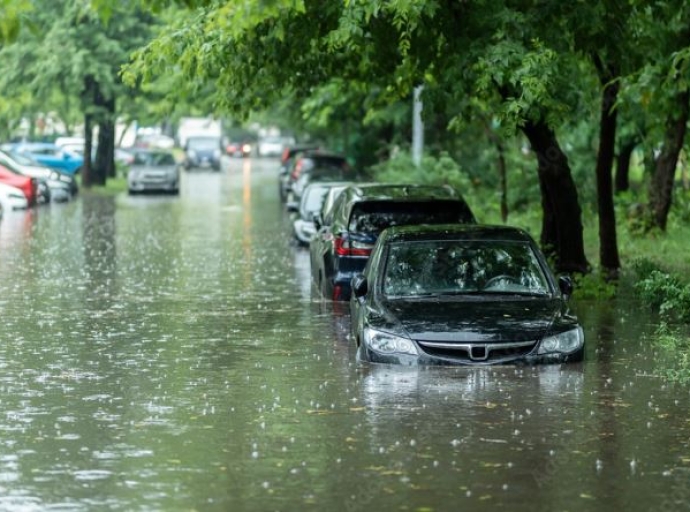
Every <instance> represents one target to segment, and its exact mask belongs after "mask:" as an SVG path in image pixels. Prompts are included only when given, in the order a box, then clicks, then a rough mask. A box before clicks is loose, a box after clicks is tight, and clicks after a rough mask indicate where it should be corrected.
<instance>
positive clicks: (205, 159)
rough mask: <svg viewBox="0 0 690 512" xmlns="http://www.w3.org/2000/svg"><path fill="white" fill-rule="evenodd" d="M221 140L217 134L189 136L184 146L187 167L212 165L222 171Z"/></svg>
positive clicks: (214, 168)
mask: <svg viewBox="0 0 690 512" xmlns="http://www.w3.org/2000/svg"><path fill="white" fill-rule="evenodd" d="M221 142H222V140H221V138H220V137H215V136H211V137H209V136H201V137H199V136H194V137H189V138H188V139H187V142H186V144H185V148H184V150H185V157H184V167H185V169H187V170H190V169H194V168H197V167H201V168H207V167H210V168H212V169H213V170H214V171H220V157H221Z"/></svg>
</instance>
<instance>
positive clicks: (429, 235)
mask: <svg viewBox="0 0 690 512" xmlns="http://www.w3.org/2000/svg"><path fill="white" fill-rule="evenodd" d="M380 239H381V243H393V242H421V241H432V240H433V241H440V240H466V241H482V240H484V241H498V240H500V241H509V242H534V239H533V238H532V236H531V235H530V234H529V233H528V232H527V231H525V230H524V229H522V228H518V227H515V226H500V225H486V224H435V225H430V224H421V225H410V226H394V227H390V228H387V229H385V230H384V231H383V232H382V233H381V237H380Z"/></svg>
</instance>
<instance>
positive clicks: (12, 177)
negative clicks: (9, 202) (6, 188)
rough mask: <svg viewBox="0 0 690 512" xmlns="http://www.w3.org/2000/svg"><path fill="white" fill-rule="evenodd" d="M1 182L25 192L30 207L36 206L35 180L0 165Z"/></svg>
mask: <svg viewBox="0 0 690 512" xmlns="http://www.w3.org/2000/svg"><path fill="white" fill-rule="evenodd" d="M0 181H1V182H3V183H6V184H7V185H12V186H13V187H17V188H18V189H20V190H21V191H22V192H24V195H25V196H26V200H27V201H28V202H29V206H33V205H35V204H36V197H37V191H36V188H37V182H36V179H35V178H30V177H28V176H22V175H20V174H15V173H13V172H12V171H10V170H9V169H7V168H6V167H3V166H2V165H0Z"/></svg>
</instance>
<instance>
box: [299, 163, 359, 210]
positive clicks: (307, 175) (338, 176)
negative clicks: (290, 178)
mask: <svg viewBox="0 0 690 512" xmlns="http://www.w3.org/2000/svg"><path fill="white" fill-rule="evenodd" d="M359 179H360V176H359V174H358V173H357V172H356V171H354V170H353V169H352V168H351V167H350V166H349V165H343V166H333V167H331V166H324V167H312V168H311V169H309V170H306V171H303V172H301V173H300V175H299V178H297V180H296V181H295V182H294V183H293V184H292V187H291V190H290V193H289V196H288V202H290V201H294V202H299V201H300V199H301V197H302V193H303V191H304V189H305V188H306V187H307V186H308V185H309V184H310V183H328V182H339V181H351V182H355V181H358V180H359Z"/></svg>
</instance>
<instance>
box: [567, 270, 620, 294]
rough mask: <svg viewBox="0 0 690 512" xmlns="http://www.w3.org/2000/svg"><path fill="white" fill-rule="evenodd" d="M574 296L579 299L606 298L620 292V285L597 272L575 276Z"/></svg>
mask: <svg viewBox="0 0 690 512" xmlns="http://www.w3.org/2000/svg"><path fill="white" fill-rule="evenodd" d="M573 284H574V291H573V296H575V297H577V298H578V299H594V300H606V299H611V298H613V297H615V296H616V294H617V293H618V285H617V284H616V283H615V282H612V281H611V280H607V279H605V278H604V277H603V276H602V275H600V274H599V273H596V272H592V273H590V274H576V275H574V276H573Z"/></svg>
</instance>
